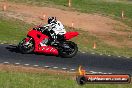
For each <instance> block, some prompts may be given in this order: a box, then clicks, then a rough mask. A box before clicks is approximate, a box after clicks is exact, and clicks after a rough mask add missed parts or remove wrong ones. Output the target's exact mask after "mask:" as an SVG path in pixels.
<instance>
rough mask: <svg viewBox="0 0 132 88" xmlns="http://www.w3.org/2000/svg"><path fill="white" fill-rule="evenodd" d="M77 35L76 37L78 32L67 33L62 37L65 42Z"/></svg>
mask: <svg viewBox="0 0 132 88" xmlns="http://www.w3.org/2000/svg"><path fill="white" fill-rule="evenodd" d="M77 35H78V32H67V33H66V34H65V35H64V37H65V39H66V40H69V39H71V38H73V37H75V36H77Z"/></svg>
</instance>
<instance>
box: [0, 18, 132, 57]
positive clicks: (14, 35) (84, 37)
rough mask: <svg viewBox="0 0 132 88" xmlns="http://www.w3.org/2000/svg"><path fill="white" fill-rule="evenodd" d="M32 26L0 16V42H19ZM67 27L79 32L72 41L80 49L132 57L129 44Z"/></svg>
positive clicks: (120, 39) (69, 29) (68, 29)
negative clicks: (109, 41) (116, 43)
mask: <svg viewBox="0 0 132 88" xmlns="http://www.w3.org/2000/svg"><path fill="white" fill-rule="evenodd" d="M30 27H32V26H31V25H30V24H26V23H24V22H22V21H20V20H16V19H11V18H4V17H0V42H4V43H6V42H7V43H11V44H18V43H19V41H20V40H22V39H23V38H24V37H26V34H27V32H28V29H29V28H30ZM66 29H67V31H78V32H79V36H78V37H75V38H73V39H72V41H74V42H75V43H77V45H78V47H79V50H80V51H85V52H89V53H90V52H95V53H102V54H107V55H108V54H110V55H115V56H118V55H120V56H129V57H132V54H131V52H132V49H131V48H129V47H127V46H125V47H124V48H117V47H114V46H110V45H108V44H106V43H105V42H103V41H102V40H100V39H99V38H97V37H95V36H93V35H90V34H89V33H88V32H85V31H82V30H80V29H71V28H69V27H66ZM111 35H112V36H115V37H117V38H118V40H119V42H120V41H122V39H123V38H122V37H118V36H116V35H115V34H111ZM94 42H96V44H97V48H96V49H93V43H94Z"/></svg>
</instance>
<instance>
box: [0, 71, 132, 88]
mask: <svg viewBox="0 0 132 88" xmlns="http://www.w3.org/2000/svg"><path fill="white" fill-rule="evenodd" d="M0 88H132V84H87V85H83V86H80V85H78V84H77V83H76V81H75V80H74V79H73V78H72V76H67V75H63V74H59V75H54V74H48V73H24V72H21V73H20V72H12V71H0Z"/></svg>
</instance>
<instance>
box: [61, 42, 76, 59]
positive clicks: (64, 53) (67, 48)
mask: <svg viewBox="0 0 132 88" xmlns="http://www.w3.org/2000/svg"><path fill="white" fill-rule="evenodd" d="M77 52H78V47H77V44H75V43H74V42H72V41H66V42H64V43H63V45H62V48H61V49H60V50H59V55H60V56H61V57H63V58H72V57H74V56H75V55H76V54H77Z"/></svg>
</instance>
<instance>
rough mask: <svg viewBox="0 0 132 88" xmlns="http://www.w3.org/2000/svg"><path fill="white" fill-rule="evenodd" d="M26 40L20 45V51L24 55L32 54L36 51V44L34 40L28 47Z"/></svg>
mask: <svg viewBox="0 0 132 88" xmlns="http://www.w3.org/2000/svg"><path fill="white" fill-rule="evenodd" d="M25 44H26V41H25V38H24V39H23V40H22V41H21V42H20V43H19V44H18V49H19V51H20V52H21V53H23V54H28V53H32V52H33V51H34V42H33V39H31V40H30V41H29V44H28V45H25Z"/></svg>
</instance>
